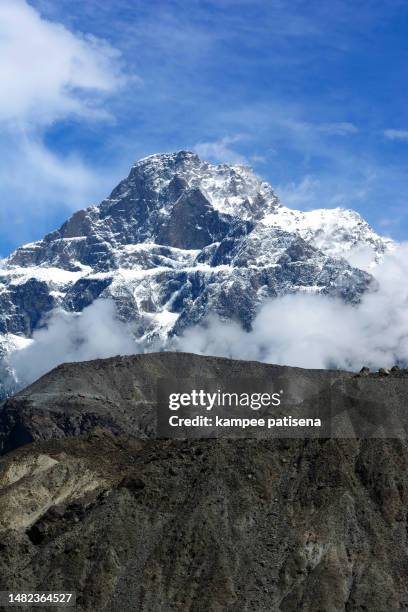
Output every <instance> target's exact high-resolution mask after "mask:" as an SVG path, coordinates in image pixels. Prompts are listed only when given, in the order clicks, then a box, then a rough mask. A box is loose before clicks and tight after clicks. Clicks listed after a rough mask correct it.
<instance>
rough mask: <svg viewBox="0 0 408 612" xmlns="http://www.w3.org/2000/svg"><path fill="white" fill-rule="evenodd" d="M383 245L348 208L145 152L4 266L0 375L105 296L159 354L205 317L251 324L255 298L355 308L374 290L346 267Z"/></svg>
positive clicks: (366, 276) (245, 175) (188, 157)
mask: <svg viewBox="0 0 408 612" xmlns="http://www.w3.org/2000/svg"><path fill="white" fill-rule="evenodd" d="M389 248H392V243H391V241H389V240H387V239H384V238H381V237H380V236H378V235H377V234H375V232H374V231H373V230H372V229H371V228H370V227H369V226H368V224H367V223H366V222H365V221H363V220H362V219H361V217H360V216H359V215H358V214H357V213H354V212H352V211H346V210H342V209H334V210H324V209H322V210H319V211H313V212H311V213H302V212H300V211H293V210H290V209H287V208H285V207H283V206H282V205H281V204H280V202H279V200H278V198H277V196H276V194H275V193H274V191H273V189H272V187H271V186H270V185H269V184H268V183H266V182H264V181H262V180H261V179H259V178H258V177H257V176H255V175H254V173H253V172H252V171H251V170H250V169H249V168H247V167H244V166H228V165H226V164H221V165H212V164H209V163H207V162H205V161H202V160H201V159H200V158H199V157H198V156H197V155H195V154H194V153H191V152H186V151H180V152H178V153H172V154H162V155H153V156H150V157H147V158H145V159H142V160H140V161H139V162H137V163H136V164H135V165H134V166H133V167H132V169H131V171H130V174H129V176H128V177H127V178H126V179H125V180H123V181H122V182H121V183H120V184H119V185H118V186H117V187H116V188H115V189H114V190H113V192H112V193H111V195H110V196H109V197H108V198H107V199H106V200H104V201H103V202H102V203H101V204H100V205H99V206H94V207H91V208H88V209H86V210H80V211H78V212H76V213H75V214H74V215H73V216H72V217H71V218H70V219H68V221H66V222H65V223H64V224H63V225H62V226H61V227H60V228H59V229H58V230H56V231H54V232H51V233H50V234H48V235H47V236H45V237H44V238H43V239H42V240H39V241H38V242H34V243H30V244H26V245H24V246H22V247H21V248H18V249H17V250H16V251H15V252H14V253H12V254H11V255H10V256H9V257H8V258H7V259H6V260H4V261H3V263H2V267H1V268H0V353H1V354H2V355H3V365H2V366H0V367H1V368H2V369H3V374H1V372H0V377H1V379H2V380H3V385H4V384H5V380H6V379H7V376H8V374H9V381H11V382H10V384H11V386H12V384H13V383H12V372H9V373H8V374H7V363H6V362H7V360H5V359H4V356H6V355H7V353H8V352H9V351H11V350H15V348H18V347H21V346H22V345H24V344H25V343H26V342H27V340H28V341H29V340H30V338H31V336H32V334H33V332H34V331H35V330H36V329H38V327H39V326H41V324H42V322H43V321H44V317H45V316H46V315H47V313H50V312H51V311H52V310H53V309H56V308H62V309H65V310H67V311H69V312H81V311H82V310H83V309H84V308H85V307H86V306H89V305H90V304H91V303H92V302H93V301H94V300H96V299H98V298H111V299H113V300H114V302H115V304H116V308H117V313H118V317H119V318H121V319H122V320H124V321H127V322H129V323H130V324H131V325H132V329H133V333H134V335H135V338H136V339H137V340H138V341H139V342H140V343H142V344H143V345H151V344H155V345H156V346H159V347H163V346H165V345H166V343H167V342H168V340H169V338H170V337H171V336H172V335H174V334H176V335H178V334H181V333H182V332H183V331H184V330H185V329H186V328H188V327H190V326H192V325H195V324H197V323H199V322H200V321H202V320H203V319H204V318H205V317H206V316H208V315H209V314H210V313H211V314H215V315H218V316H220V317H221V318H223V319H234V320H238V321H240V322H241V324H242V325H243V327H244V328H245V329H249V328H250V326H251V322H252V320H253V318H254V316H255V315H256V313H257V311H258V309H259V306H260V305H261V304H262V302H263V301H264V300H265V299H267V298H273V297H277V296H281V295H284V294H288V293H301V292H308V293H317V294H325V295H329V296H338V297H341V298H342V299H343V300H345V301H347V302H351V303H356V302H358V301H359V299H360V297H361V295H362V294H363V293H364V292H365V291H366V290H367V289H368V288H369V287H370V286H371V283H372V276H371V274H370V273H368V272H367V271H364V270H362V269H359V268H358V267H356V266H355V265H354V264H353V263H350V262H353V261H354V259H353V257H354V255H355V253H356V251H360V250H361V249H365V250H367V249H368V251H369V252H370V253H371V256H372V259H373V260H376V259H377V260H378V258H380V257H381V256H382V255H383V253H384V252H385V251H386V250H387V249H389ZM347 258H349V259H350V261H347ZM0 359H1V356H0Z"/></svg>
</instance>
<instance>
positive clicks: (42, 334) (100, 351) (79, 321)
mask: <svg viewBox="0 0 408 612" xmlns="http://www.w3.org/2000/svg"><path fill="white" fill-rule="evenodd" d="M138 350H139V348H138V346H137V344H136V342H135V341H134V340H133V338H132V335H131V331H130V330H129V328H128V326H127V325H125V324H124V323H122V322H121V321H119V320H118V319H117V318H116V315H115V305H114V303H113V302H112V301H111V300H103V299H99V300H96V301H95V302H94V303H93V304H91V305H90V306H88V307H87V308H85V309H84V310H83V312H82V313H81V314H78V313H68V312H66V311H63V310H57V311H54V312H52V313H51V314H50V316H49V318H48V320H47V321H46V326H45V327H43V328H41V329H38V330H37V331H35V332H34V334H33V338H32V341H31V343H30V344H29V345H28V346H25V347H24V348H20V349H18V350H16V351H14V352H13V353H11V356H10V361H9V363H10V366H11V368H12V369H13V370H14V372H15V374H16V377H17V380H18V382H19V385H20V386H23V385H27V384H29V383H31V382H32V381H33V380H36V379H37V378H39V377H40V376H42V375H43V374H44V373H45V372H47V371H49V370H51V369H52V368H55V367H56V366H57V365H59V364H60V363H65V362H68V361H87V360H89V359H103V358H106V357H112V356H114V355H118V354H120V355H128V354H132V353H136V352H138Z"/></svg>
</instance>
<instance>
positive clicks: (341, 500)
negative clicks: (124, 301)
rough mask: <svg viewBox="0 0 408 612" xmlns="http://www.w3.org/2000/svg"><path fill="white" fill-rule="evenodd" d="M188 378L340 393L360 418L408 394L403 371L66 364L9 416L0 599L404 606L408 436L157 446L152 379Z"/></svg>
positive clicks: (2, 480)
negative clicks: (275, 380)
mask: <svg viewBox="0 0 408 612" xmlns="http://www.w3.org/2000/svg"><path fill="white" fill-rule="evenodd" d="M120 364H122V365H120ZM187 364H188V366H187ZM186 367H189V368H191V369H196V370H200V371H201V373H202V374H203V373H204V372H205V373H206V374H207V375H212V376H213V375H214V373H216V374H217V375H218V376H219V377H220V380H222V378H223V377H227V376H230V375H231V372H232V371H233V372H234V375H236V374H237V373H239V372H241V374H242V373H243V372H246V373H247V375H248V371H251V370H253V372H254V373H255V372H258V374H259V371H262V373H263V374H265V368H266V371H267V372H268V373H270V374H272V373H273V375H274V376H275V377H279V376H282V377H283V378H285V377H286V378H287V377H288V376H289V374H290V373H292V374H293V373H294V375H295V378H296V380H297V381H298V383H299V385H300V386H301V387H302V389H308V385H310V386H313V385H316V384H317V382H318V381H322V380H324V384H325V385H326V383H330V385H332V386H333V385H335V386H334V387H333V389H334V390H335V389H337V388H339V384H340V383H341V393H343V396H342V397H343V400H344V402H345V405H346V408H347V411H348V412H352V411H353V410H357V409H358V401H357V400H356V397H357V396H356V393H357V391H359V392H360V393H361V398H362V397H363V396H364V398H365V400H364V401H366V402H367V401H371V402H372V407H373V410H374V411H375V410H377V409H378V407H379V406H380V405H382V407H383V410H387V409H388V408H389V409H390V410H392V411H395V414H397V409H398V408H399V405H398V401H399V404H400V405H401V406H400V408H401V411H402V410H403V409H405V405H406V399H407V397H408V394H407V392H406V391H408V389H407V382H408V378H407V377H406V372H403V371H402V372H399V373H397V374H396V375H395V376H390V377H386V378H384V379H382V378H377V377H365V378H353V375H352V374H348V373H341V372H337V373H333V372H321V371H309V370H296V371H294V370H291V369H288V368H286V369H282V368H277V367H276V366H266V365H265V364H254V363H251V364H247V363H245V362H238V361H236V362H233V361H228V360H221V359H215V358H205V357H196V356H192V355H189V356H183V355H173V354H158V355H156V356H154V355H146V356H139V357H132V358H115V359H110V360H105V361H100V362H88V363H84V364H71V365H69V366H67V365H65V366H61V367H60V368H57V369H56V370H54V371H53V372H52V373H50V374H49V375H47V376H46V377H44V378H43V379H41V380H40V381H38V382H37V383H35V384H34V385H32V386H31V387H30V388H29V389H27V390H25V391H24V392H22V393H20V394H19V395H17V396H15V397H14V398H11V399H10V400H8V401H7V402H6V403H5V404H4V405H3V407H2V408H1V410H0V426H1V428H2V429H1V431H2V435H3V441H4V446H3V452H5V454H4V456H3V458H2V459H1V460H0V590H6V589H7V590H12V589H15V590H22V589H24V590H28V589H31V590H34V589H35V590H46V591H61V590H65V591H68V590H73V591H76V592H77V596H78V599H77V604H76V607H75V609H76V610H78V611H83V610H86V611H95V610H96V611H99V610H101V611H102V610H106V611H111V610H112V611H113V610H115V611H116V610H121V611H122V610H123V611H124V612H127V611H132V612H133V611H139V610H140V611H149V612H150V611H151V612H156V611H157V612H164V611H166V610H181V611H183V612H184V611H194V612H195V611H197V612H207V611H220V612H221V611H228V612H229V611H234V612H241V611H245V612H252V611H254V612H258V611H259V612H260V611H267V612H274V611H276V612H278V611H281V612H292V611H293V612H295V611H298V610H300V611H305V612H306V611H310V612H311V611H313V612H318V611H320V612H337V611H347V612H350V611H353V612H354V611H369V612H371V611H372V612H374V611H375V612H389V611H390V612H391V611H394V610H404V609H408V586H407V585H408V580H407V579H408V535H407V534H408V521H407V510H408V470H407V468H408V448H407V443H406V439H405V437H404V436H401V437H400V439H382V440H380V439H376V438H372V439H365V440H362V439H352V438H349V439H298V440H295V439H270V440H267V439H262V440H259V439H239V440H238V439H236V440H233V439H230V440H228V439H217V440H216V439H208V440H166V439H161V440H160V439H155V437H154V427H153V425H152V422H153V421H152V418H151V417H152V414H153V411H152V406H153V405H154V401H155V400H154V397H155V379H156V377H157V376H158V374H160V375H164V374H163V372H165V373H167V374H166V375H169V373H172V372H173V373H174V372H175V371H176V370H175V368H176V369H179V371H183V372H184V370H183V368H186ZM268 368H269V370H268ZM98 372H99V374H98ZM336 385H337V386H336ZM350 388H351V389H352V390H354V391H353V393H352V392H351V391H350ZM356 389H357V391H356ZM404 389H405V391H404ZM130 390H132V391H131V392H130ZM319 397H321V395H320V394H319ZM323 397H324V395H323ZM358 397H360V396H358ZM126 398H128V399H127V400H126ZM350 398H351V399H350ZM385 398H387V401H386V400H385ZM126 401H127V402H136V404H137V406H136V408H135V405H136V404H132V407H133V409H132V410H131V407H130V405H129V404H126ZM321 401H323V400H321ZM361 401H363V400H361ZM81 402H82V403H81ZM347 402H348V403H347ZM18 407H20V408H18ZM36 409H38V412H36ZM19 410H20V413H19V412H18V411H19ZM129 413H130V414H129ZM18 414H20V421H18V419H17V416H18ZM17 421H18V422H17ZM95 426H96V428H95ZM13 427H15V429H14V430H13ZM102 427H103V429H102ZM132 427H133V429H132ZM126 428H128V431H127V432H126ZM20 434H21V437H20V438H19V435H20ZM23 434H24V435H23ZM41 438H43V439H41ZM30 439H31V440H34V442H31V443H29V444H25V445H22V446H20V445H21V444H23V443H25V442H29V440H30ZM17 447H18V448H17ZM26 609H27V608H26ZM37 609H38V608H37Z"/></svg>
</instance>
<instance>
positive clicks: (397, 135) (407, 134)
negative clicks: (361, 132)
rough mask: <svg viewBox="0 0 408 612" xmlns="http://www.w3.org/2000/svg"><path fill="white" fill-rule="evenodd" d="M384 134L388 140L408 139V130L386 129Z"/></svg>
mask: <svg viewBox="0 0 408 612" xmlns="http://www.w3.org/2000/svg"><path fill="white" fill-rule="evenodd" d="M384 136H385V137H386V138H387V139H388V140H404V141H405V140H406V141H408V130H384Z"/></svg>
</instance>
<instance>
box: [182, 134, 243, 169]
mask: <svg viewBox="0 0 408 612" xmlns="http://www.w3.org/2000/svg"><path fill="white" fill-rule="evenodd" d="M242 139H243V136H242V135H241V134H236V135H235V136H224V137H223V138H221V139H220V140H215V141H212V142H199V143H197V144H196V145H195V146H194V151H195V152H196V153H197V155H199V156H200V157H203V158H204V159H208V160H210V161H214V162H218V163H225V164H247V163H248V160H247V158H246V157H245V156H244V155H241V154H240V153H238V152H237V151H236V150H235V149H234V148H233V147H232V145H234V144H235V143H237V142H239V141H240V140H242Z"/></svg>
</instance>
